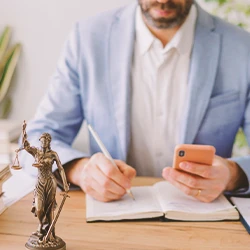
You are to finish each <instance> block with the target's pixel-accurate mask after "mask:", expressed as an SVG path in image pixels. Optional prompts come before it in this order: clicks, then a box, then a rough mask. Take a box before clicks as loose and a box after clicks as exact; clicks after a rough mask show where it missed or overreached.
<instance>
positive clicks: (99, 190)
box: [66, 153, 136, 202]
mask: <svg viewBox="0 0 250 250" xmlns="http://www.w3.org/2000/svg"><path fill="white" fill-rule="evenodd" d="M84 161H85V163H84ZM115 163H116V165H117V166H118V168H119V169H117V168H116V167H115V166H113V164H112V163H111V161H110V160H109V159H107V158H106V157H105V156H104V154H102V153H97V154H95V155H93V156H92V157H91V158H90V159H88V160H87V162H86V159H82V160H79V161H78V162H76V163H75V164H77V165H78V171H77V167H76V165H75V166H74V167H73V168H75V170H73V169H72V170H71V173H69V170H67V168H66V172H67V178H68V180H69V181H71V182H72V183H74V184H76V185H78V186H80V187H81V188H82V190H83V191H84V192H85V193H87V194H89V195H91V196H92V197H94V198H95V199H97V200H99V201H104V202H108V201H112V200H119V199H120V198H121V197H122V196H123V195H124V194H125V193H126V189H129V188H130V187H131V180H132V179H133V178H134V177H135V175H136V171H135V170H134V169H133V168H132V167H130V166H129V165H127V164H126V163H125V162H123V161H120V160H115ZM74 171H75V173H76V172H78V174H77V175H76V174H75V173H74Z"/></svg>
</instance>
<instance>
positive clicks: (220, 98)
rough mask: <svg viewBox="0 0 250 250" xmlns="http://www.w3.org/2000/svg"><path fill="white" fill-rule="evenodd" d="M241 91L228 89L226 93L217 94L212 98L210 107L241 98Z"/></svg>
mask: <svg viewBox="0 0 250 250" xmlns="http://www.w3.org/2000/svg"><path fill="white" fill-rule="evenodd" d="M239 96H240V94H239V91H235V90H233V91H228V92H226V93H223V94H220V95H216V96H214V97H212V98H211V99H210V102H209V108H214V107H217V106H220V105H223V104H227V103H230V102H233V101H237V100H239Z"/></svg>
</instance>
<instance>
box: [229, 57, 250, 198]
mask: <svg viewBox="0 0 250 250" xmlns="http://www.w3.org/2000/svg"><path fill="white" fill-rule="evenodd" d="M247 75H248V77H247V79H248V91H247V98H246V107H245V113H244V119H243V124H242V128H243V130H244V133H245V135H246V139H247V142H248V145H249V146H250V53H249V57H248V67H247ZM231 160H233V161H235V162H236V163H237V164H238V165H239V166H240V167H241V168H242V170H243V171H244V172H245V174H246V176H247V178H248V187H247V188H245V189H241V190H236V191H234V192H227V193H228V194H230V195H249V194H250V156H244V157H235V158H231Z"/></svg>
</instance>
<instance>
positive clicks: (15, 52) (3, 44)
mask: <svg viewBox="0 0 250 250" xmlns="http://www.w3.org/2000/svg"><path fill="white" fill-rule="evenodd" d="M10 36H11V29H10V27H6V28H5V30H4V31H3V33H2V35H1V36H0V118H6V117H7V115H8V113H9V111H10V109H11V98H10V96H9V95H8V92H9V89H10V85H11V79H12V76H13V74H14V71H15V68H16V65H17V61H18V58H19V56H20V52H21V44H20V43H17V44H15V45H12V46H9V43H10Z"/></svg>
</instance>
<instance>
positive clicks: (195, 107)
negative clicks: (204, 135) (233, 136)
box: [180, 5, 220, 144]
mask: <svg viewBox="0 0 250 250" xmlns="http://www.w3.org/2000/svg"><path fill="white" fill-rule="evenodd" d="M197 8H198V17H197V25H196V32H195V38H194V46H193V51H192V56H191V62H190V72H189V79H188V93H187V103H186V105H185V107H186V110H185V111H184V116H183V121H182V124H181V125H182V126H181V131H180V143H187V144H192V143H193V141H194V139H195V136H196V134H197V131H198V129H199V127H200V124H201V122H202V119H203V117H204V115H205V113H206V109H207V107H208V103H209V100H210V97H211V94H212V90H213V86H214V82H215V77H216V72H217V65H218V59H219V53H220V35H219V34H217V33H215V32H213V30H214V23H213V18H212V17H211V16H210V15H209V14H208V13H206V12H205V11H203V10H202V9H201V8H200V7H199V6H198V5H197Z"/></svg>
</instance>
